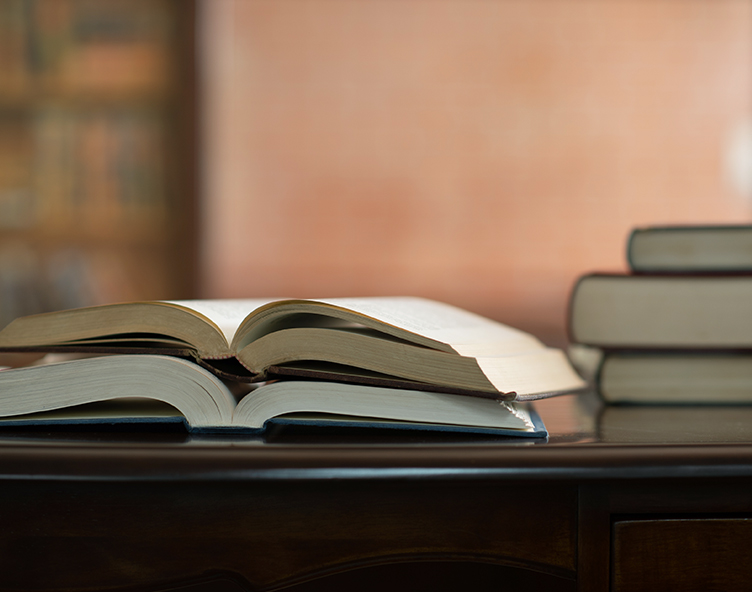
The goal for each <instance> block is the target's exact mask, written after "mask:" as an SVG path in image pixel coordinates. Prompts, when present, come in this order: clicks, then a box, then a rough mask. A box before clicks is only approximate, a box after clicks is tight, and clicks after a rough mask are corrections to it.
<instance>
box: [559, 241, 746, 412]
mask: <svg viewBox="0 0 752 592" xmlns="http://www.w3.org/2000/svg"><path fill="white" fill-rule="evenodd" d="M627 261H628V263H629V267H630V272H629V273H625V274H603V273H600V274H599V273H595V274H588V275H585V276H583V277H581V278H579V280H578V281H577V282H576V284H575V287H574V290H573V292H572V296H571V300H570V310H569V335H570V340H571V342H572V343H573V344H574V346H575V347H582V346H584V347H588V348H592V349H593V350H595V351H597V352H600V353H601V354H602V355H601V356H600V363H599V367H598V368H597V371H596V373H595V382H596V384H597V388H598V391H599V392H600V394H601V395H602V397H603V398H604V399H605V400H606V401H607V402H614V403H743V402H752V226H668V227H648V228H639V229H635V230H634V231H633V232H632V233H631V235H630V237H629V241H628V244H627Z"/></svg>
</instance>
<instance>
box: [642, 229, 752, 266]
mask: <svg viewBox="0 0 752 592" xmlns="http://www.w3.org/2000/svg"><path fill="white" fill-rule="evenodd" d="M627 262H628V263H629V267H630V269H631V270H632V271H633V272H636V273H734V272H752V226H749V225H740V226H730V225H719V226H648V227H645V228H635V229H634V230H633V231H632V233H631V234H630V236H629V240H628V242H627Z"/></svg>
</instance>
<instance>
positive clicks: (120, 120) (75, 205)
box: [0, 108, 167, 230]
mask: <svg viewBox="0 0 752 592" xmlns="http://www.w3.org/2000/svg"><path fill="white" fill-rule="evenodd" d="M31 118H32V120H31V123H30V125H26V122H25V121H19V120H18V119H10V118H6V119H0V228H21V229H28V228H34V227H42V228H53V229H54V228H55V227H60V226H65V227H69V226H70V225H71V224H75V225H76V227H77V228H80V229H81V230H83V229H85V228H86V227H87V226H88V227H92V228H103V227H104V228H106V227H108V226H109V227H110V228H112V227H122V226H123V225H124V224H127V223H128V222H129V221H131V222H138V225H139V227H141V226H143V223H148V224H151V225H152V226H153V225H155V224H158V222H159V221H160V220H162V221H164V215H165V213H166V211H167V204H166V190H165V187H164V179H163V176H164V171H165V152H164V145H163V140H164V132H163V129H162V124H161V122H160V119H159V118H158V117H157V115H156V114H153V113H149V112H145V111H143V110H139V109H135V108H132V109H121V110H117V109H103V110H97V111H93V112H77V111H75V110H68V109H60V108H45V109H40V110H38V111H37V112H35V113H34V114H33V115H31Z"/></svg>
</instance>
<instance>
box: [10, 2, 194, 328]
mask: <svg viewBox="0 0 752 592" xmlns="http://www.w3.org/2000/svg"><path fill="white" fill-rule="evenodd" d="M194 27H195V7H194V4H193V2H186V1H181V0H0V64H2V71H0V327H1V326H4V325H5V324H6V323H7V322H9V321H10V320H12V319H13V318H15V317H16V316H19V315H23V314H30V313H35V312H43V311H46V310H54V309H59V308H68V307H73V306H85V305H91V304H99V303H105V302H115V301H123V300H133V299H163V298H187V297H191V296H193V295H194V292H195V281H196V272H195V264H196V249H197V244H196V242H197V241H196V236H195V230H196V220H195V212H196V205H195V203H196V197H195V193H196V177H195V175H196V166H195V154H196V139H195V129H196V123H195V107H196V106H195V95H196V93H195V75H194V67H195V64H194V62H195V58H194V53H195V52H194V48H195V34H194Z"/></svg>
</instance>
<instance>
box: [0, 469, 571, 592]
mask: <svg viewBox="0 0 752 592" xmlns="http://www.w3.org/2000/svg"><path fill="white" fill-rule="evenodd" d="M575 500H576V490H575V489H573V488H566V487H556V488H553V489H551V488H547V489H546V490H545V491H544V490H543V489H541V488H540V487H537V486H534V485H515V484H482V483H474V484H472V485H469V484H467V483H462V482H456V483H455V482H452V483H447V482H440V481H439V482H421V483H409V482H407V483H405V482H402V483H394V482H388V483H376V484H375V483H370V482H368V481H365V482H350V483H342V482H333V483H327V482H320V483H283V484H280V483H270V482H267V483H255V484H248V483H240V484H238V483H232V482H225V483H209V484H206V483H180V484H175V483H140V484H139V483H136V484H132V483H123V484H112V483H97V484H89V485H87V486H85V487H82V486H81V485H80V484H76V483H66V482H57V483H55V482H13V483H6V485H5V486H4V487H3V488H2V490H0V507H2V508H3V511H2V513H3V518H2V523H3V533H2V546H1V547H0V549H1V551H0V573H3V574H4V576H3V582H2V586H4V587H5V588H4V589H13V590H15V589H19V590H20V589H23V590H40V591H41V590H48V591H53V590H67V589H77V590H100V589H106V588H113V587H119V586H135V585H147V584H149V583H150V582H159V581H169V580H171V579H178V578H181V577H187V576H200V575H202V574H206V573H209V572H213V571H218V572H226V573H230V574H235V575H237V576H240V577H242V578H243V579H244V580H245V581H247V582H249V584H250V586H251V587H252V588H254V589H255V588H258V589H269V588H275V587H279V586H281V585H282V584H289V583H294V582H303V581H306V580H309V579H315V578H317V577H322V576H325V575H331V574H332V573H335V572H342V571H345V570H354V569H356V568H363V567H367V566H378V565H388V564H395V563H396V564H404V563H410V562H412V563H416V562H418V567H420V562H424V561H430V562H431V561H432V562H452V563H455V564H457V565H459V563H463V564H468V563H475V564H480V565H483V564H486V565H491V566H494V565H496V566H506V567H508V568H515V569H520V570H524V571H525V572H527V573H529V574H530V575H531V576H532V575H533V574H534V573H541V574H548V575H550V576H552V578H553V579H554V580H562V581H563V582H564V583H565V584H566V583H568V585H569V587H570V588H571V587H573V585H574V581H575V548H574V546H575V538H574V533H575V528H574V526H575V525H574V520H575V514H574V512H573V511H572V510H573V508H574V505H575ZM457 562H459V563H457ZM39 565H44V566H45V568H44V569H36V566H39ZM414 570H415V568H413V571H414ZM382 571H383V570H382ZM513 572H514V569H513V570H512V573H513Z"/></svg>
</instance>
